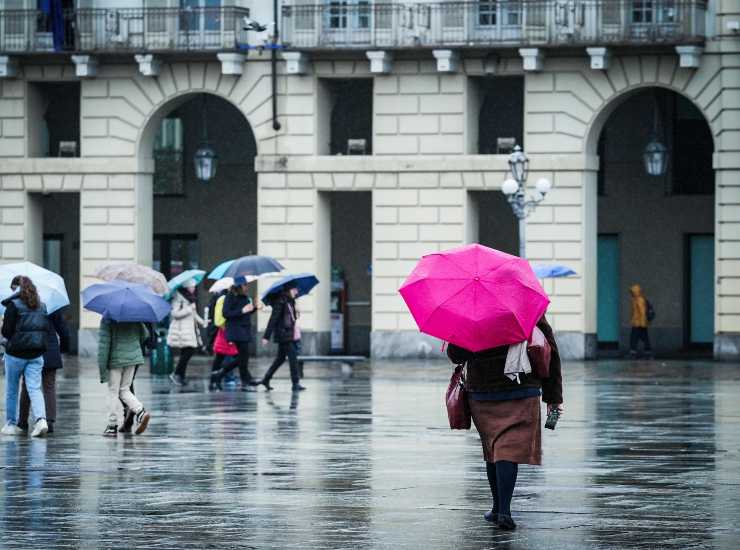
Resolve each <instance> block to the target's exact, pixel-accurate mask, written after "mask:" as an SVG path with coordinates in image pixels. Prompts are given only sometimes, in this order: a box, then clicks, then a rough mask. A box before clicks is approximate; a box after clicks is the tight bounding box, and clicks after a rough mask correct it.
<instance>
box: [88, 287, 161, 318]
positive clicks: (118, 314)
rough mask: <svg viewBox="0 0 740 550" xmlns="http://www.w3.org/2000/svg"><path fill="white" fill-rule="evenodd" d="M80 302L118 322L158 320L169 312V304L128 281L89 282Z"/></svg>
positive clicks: (151, 292) (144, 288)
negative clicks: (90, 283) (91, 283)
mask: <svg viewBox="0 0 740 550" xmlns="http://www.w3.org/2000/svg"><path fill="white" fill-rule="evenodd" d="M82 304H83V306H84V307H85V309H88V310H90V311H94V312H95V313H100V314H101V315H102V316H103V317H104V318H106V319H111V320H113V321H116V322H119V323H125V322H128V323H133V322H142V323H158V322H159V321H161V320H162V319H164V318H165V317H167V315H168V314H169V312H170V304H169V303H168V302H167V301H166V300H165V299H164V298H162V297H161V296H158V295H157V294H155V293H154V292H153V291H152V289H151V288H149V287H148V286H146V285H140V284H137V283H130V282H128V281H110V282H107V283H97V284H94V285H91V286H89V287H87V288H86V289H85V290H83V291H82Z"/></svg>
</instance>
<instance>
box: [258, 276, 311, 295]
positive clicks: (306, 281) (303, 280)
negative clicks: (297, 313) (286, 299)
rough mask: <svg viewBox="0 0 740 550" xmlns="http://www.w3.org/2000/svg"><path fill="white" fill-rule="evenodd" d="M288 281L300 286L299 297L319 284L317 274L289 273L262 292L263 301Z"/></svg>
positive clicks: (283, 286)
mask: <svg viewBox="0 0 740 550" xmlns="http://www.w3.org/2000/svg"><path fill="white" fill-rule="evenodd" d="M288 283H293V284H295V285H296V287H297V288H298V297H300V296H304V295H306V294H308V293H309V292H311V289H312V288H313V287H315V286H316V285H317V284H319V280H318V279H317V278H316V275H314V274H312V273H297V274H295V275H287V276H286V277H283V278H282V279H278V280H277V281H275V282H274V283H273V284H272V285H271V286H270V288H268V289H267V290H266V291H265V292H263V293H262V301H263V302H266V301H267V300H268V297H269V296H270V295H271V294H277V293H278V292H280V291H281V290H282V289H283V288H285V285H287V284H288Z"/></svg>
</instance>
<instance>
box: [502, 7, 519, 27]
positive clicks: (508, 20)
mask: <svg viewBox="0 0 740 550" xmlns="http://www.w3.org/2000/svg"><path fill="white" fill-rule="evenodd" d="M501 16H502V17H501V18H502V19H503V22H504V25H512V26H518V25H521V24H522V5H521V4H520V3H519V2H506V3H504V4H502V5H501Z"/></svg>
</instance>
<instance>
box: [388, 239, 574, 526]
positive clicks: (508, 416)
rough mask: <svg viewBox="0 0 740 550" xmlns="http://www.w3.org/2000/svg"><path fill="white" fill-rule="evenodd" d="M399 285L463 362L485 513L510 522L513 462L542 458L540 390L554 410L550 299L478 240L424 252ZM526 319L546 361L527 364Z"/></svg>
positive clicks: (556, 386) (557, 398)
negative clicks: (484, 480) (481, 463)
mask: <svg viewBox="0 0 740 550" xmlns="http://www.w3.org/2000/svg"><path fill="white" fill-rule="evenodd" d="M400 293H401V295H402V297H403V299H404V300H405V301H406V304H407V305H408V307H409V309H410V311H411V313H412V315H413V316H414V319H415V320H416V323H417V324H418V326H419V329H420V330H421V331H422V332H424V333H426V334H430V335H432V336H436V337H437V338H440V339H442V340H444V341H446V342H449V343H450V345H449V347H448V352H447V353H448V356H449V358H450V359H451V360H452V362H453V363H455V364H456V365H465V370H464V372H465V377H464V385H465V389H466V393H467V399H468V404H469V408H470V414H471V416H472V420H473V423H474V424H475V427H476V428H477V430H478V433H479V435H480V440H481V443H482V445H483V457H484V459H485V462H486V474H487V476H488V483H489V485H490V489H491V494H492V496H493V507H492V509H491V510H490V511H489V512H486V514H485V515H484V517H485V519H486V520H487V521H489V522H491V523H494V524H496V525H497V526H498V527H499V528H500V529H504V530H513V529H516V523H515V522H514V520H513V519H512V517H511V499H512V495H513V493H514V486H515V484H516V478H517V472H518V467H519V464H533V465H539V464H541V463H542V445H541V438H542V435H541V428H540V423H541V417H540V399H542V401H544V402H545V403H547V408H548V415H550V414H551V413H552V412H553V411H557V413H555V414H554V415H553V416H552V417H553V418H555V417H556V415H558V414H559V413H560V412H561V411H562V402H563V399H562V377H561V372H560V356H559V354H558V349H557V344H556V343H555V338H554V336H553V332H552V329H551V328H550V325H549V324H548V323H547V321H546V320H545V317H544V313H545V310H546V309H547V306H548V304H549V302H550V301H549V299H548V297H547V295H546V294H545V291H544V290H543V289H542V287H541V286H540V284H539V282H538V281H537V277H536V275H535V274H534V273H533V271H532V268H531V267H530V265H529V263H528V262H527V261H526V260H524V259H521V258H518V257H516V256H511V255H509V254H505V253H503V252H499V251H497V250H494V249H492V248H487V247H484V246H481V245H477V244H475V245H469V246H464V247H461V248H456V249H453V250H448V251H446V252H440V253H437V254H429V255H427V256H424V258H422V259H421V261H420V262H419V264H418V265H417V266H416V268H415V269H414V271H413V272H412V273H411V275H410V276H409V278H408V279H407V280H406V281H405V282H404V284H403V286H402V287H401V289H400ZM535 327H537V329H538V330H539V331H540V332H538V335H539V336H538V337H539V338H541V337H543V336H544V340H546V341H547V344H549V348H550V360H549V364H547V365H536V366H537V367H538V369H535V370H533V368H532V367H533V365H532V364H531V363H530V360H529V356H528V340H529V339H530V338H533V332H535V331H536V330H535ZM543 345H544V343H543ZM546 371H549V372H548V373H547V374H546V375H545V374H543V373H545V372H546Z"/></svg>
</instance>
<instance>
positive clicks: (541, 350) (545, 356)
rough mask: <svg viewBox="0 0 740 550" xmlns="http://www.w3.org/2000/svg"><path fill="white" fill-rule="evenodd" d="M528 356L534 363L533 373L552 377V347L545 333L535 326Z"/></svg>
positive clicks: (542, 376)
mask: <svg viewBox="0 0 740 550" xmlns="http://www.w3.org/2000/svg"><path fill="white" fill-rule="evenodd" d="M527 356H528V357H529V363H530V365H532V374H534V375H535V376H536V377H537V378H550V357H551V356H552V349H551V348H550V343H549V342H548V341H547V338H545V333H544V332H542V331H541V330H540V329H539V328H538V327H534V330H533V331H532V336H531V337H530V338H529V342H528V344H527Z"/></svg>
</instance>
